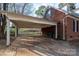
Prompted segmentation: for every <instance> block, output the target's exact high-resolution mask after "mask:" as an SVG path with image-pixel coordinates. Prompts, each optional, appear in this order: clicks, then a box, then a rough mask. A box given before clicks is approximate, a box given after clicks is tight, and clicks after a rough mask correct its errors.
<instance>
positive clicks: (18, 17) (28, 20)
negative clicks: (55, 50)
mask: <svg viewBox="0 0 79 59" xmlns="http://www.w3.org/2000/svg"><path fill="white" fill-rule="evenodd" d="M1 13H2V14H3V15H6V22H7V23H6V28H7V35H6V45H7V46H8V45H10V21H11V22H12V23H14V24H15V27H16V28H46V27H50V26H53V25H54V26H56V27H55V28H56V30H55V31H56V32H55V37H56V38H57V23H56V22H51V21H48V20H46V19H43V18H37V17H32V16H26V15H22V14H16V13H12V12H4V11H1ZM15 36H17V30H16V31H15Z"/></svg>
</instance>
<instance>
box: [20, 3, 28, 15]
mask: <svg viewBox="0 0 79 59" xmlns="http://www.w3.org/2000/svg"><path fill="white" fill-rule="evenodd" d="M27 4H28V3H24V5H23V7H22V12H21V13H22V14H24V9H25V7H26V5H27Z"/></svg>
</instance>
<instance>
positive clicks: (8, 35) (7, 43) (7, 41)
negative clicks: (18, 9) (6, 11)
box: [6, 19, 10, 46]
mask: <svg viewBox="0 0 79 59" xmlns="http://www.w3.org/2000/svg"><path fill="white" fill-rule="evenodd" d="M6 21H7V37H6V38H7V39H6V45H7V46H8V45H10V20H8V19H7V20H6Z"/></svg>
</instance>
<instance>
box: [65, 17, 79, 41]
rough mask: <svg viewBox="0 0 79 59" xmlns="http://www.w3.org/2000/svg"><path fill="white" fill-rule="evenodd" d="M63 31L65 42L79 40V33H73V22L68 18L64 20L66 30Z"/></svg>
mask: <svg viewBox="0 0 79 59" xmlns="http://www.w3.org/2000/svg"><path fill="white" fill-rule="evenodd" d="M78 25H79V24H78ZM78 28H79V27H78ZM65 30H66V39H67V40H78V39H79V32H73V20H72V18H70V17H67V18H66V29H65Z"/></svg>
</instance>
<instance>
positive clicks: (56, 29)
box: [55, 25, 58, 39]
mask: <svg viewBox="0 0 79 59" xmlns="http://www.w3.org/2000/svg"><path fill="white" fill-rule="evenodd" d="M57 35H58V34H57V25H56V30H55V38H56V39H57Z"/></svg>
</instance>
